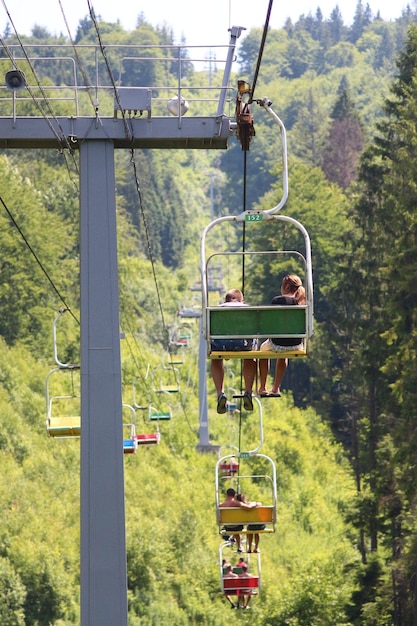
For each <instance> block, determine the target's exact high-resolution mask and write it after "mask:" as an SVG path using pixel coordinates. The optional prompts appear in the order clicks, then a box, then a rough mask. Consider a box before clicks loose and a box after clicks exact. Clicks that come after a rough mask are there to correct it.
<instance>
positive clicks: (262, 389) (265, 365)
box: [258, 359, 269, 395]
mask: <svg viewBox="0 0 417 626" xmlns="http://www.w3.org/2000/svg"><path fill="white" fill-rule="evenodd" d="M268 372H269V359H259V389H258V395H260V394H261V393H266V379H267V378H268Z"/></svg>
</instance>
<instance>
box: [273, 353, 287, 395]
mask: <svg viewBox="0 0 417 626" xmlns="http://www.w3.org/2000/svg"><path fill="white" fill-rule="evenodd" d="M287 365H288V359H277V364H276V366H275V378H274V384H273V385H272V389H271V393H279V392H280V390H281V383H282V379H283V378H284V374H285V370H286V369H287Z"/></svg>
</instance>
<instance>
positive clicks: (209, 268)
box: [200, 99, 313, 359]
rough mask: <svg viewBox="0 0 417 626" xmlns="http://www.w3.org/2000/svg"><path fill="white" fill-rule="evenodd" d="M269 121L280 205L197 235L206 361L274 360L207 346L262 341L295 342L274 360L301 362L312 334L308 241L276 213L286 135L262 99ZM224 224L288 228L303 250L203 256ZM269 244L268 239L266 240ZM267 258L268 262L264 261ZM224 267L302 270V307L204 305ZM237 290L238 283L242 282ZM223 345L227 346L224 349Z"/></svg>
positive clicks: (226, 219) (273, 355) (302, 230)
mask: <svg viewBox="0 0 417 626" xmlns="http://www.w3.org/2000/svg"><path fill="white" fill-rule="evenodd" d="M259 103H260V104H262V106H263V107H264V108H265V109H266V110H267V111H268V112H269V113H270V114H271V115H272V117H273V118H274V119H275V121H276V122H277V123H278V125H279V127H280V131H281V141H282V162H283V175H282V178H283V195H282V198H281V200H280V202H279V203H278V204H277V205H276V206H274V207H272V208H271V209H268V210H263V211H261V210H245V211H243V212H241V213H240V214H239V215H229V216H223V217H219V218H217V219H215V220H214V221H212V222H211V223H210V224H209V225H208V226H207V227H206V228H205V229H204V231H203V234H202V237H201V259H200V269H201V275H202V279H201V287H202V308H203V334H204V337H205V339H206V341H207V355H208V357H209V358H212V359H216V358H217V359H235V358H239V359H242V358H256V359H259V358H262V359H264V358H268V359H270V358H275V359H276V358H278V355H277V352H275V351H262V352H260V351H259V350H257V349H253V348H252V349H251V350H247V351H246V350H238V351H233V350H228V349H227V348H226V349H225V350H224V351H223V350H222V351H220V350H213V349H212V342H213V341H217V342H221V341H222V340H225V342H228V341H229V340H233V339H247V338H250V339H251V340H252V339H255V340H257V341H258V342H260V341H264V340H265V339H280V338H285V339H299V344H300V345H301V346H302V347H301V348H297V349H294V350H293V349H291V348H289V349H288V351H285V352H280V353H279V358H296V357H305V356H307V354H308V351H309V341H310V338H311V336H312V334H313V278H312V259H311V244H310V238H309V235H308V232H307V230H306V229H305V227H304V226H303V225H302V224H301V223H300V222H299V221H297V220H296V219H294V218H292V217H290V216H287V215H283V214H281V213H280V211H281V209H282V208H283V206H284V204H285V202H286V200H287V197H288V175H287V149H286V133H285V128H284V125H283V123H282V121H281V120H280V118H279V117H278V116H277V115H276V114H275V113H274V112H273V111H272V109H271V107H270V102H269V101H268V100H267V99H264V100H263V101H261V102H259ZM227 222H235V223H242V224H243V223H244V224H245V226H247V227H248V228H256V226H257V225H259V224H260V223H264V222H266V223H268V228H270V229H271V232H272V234H274V233H275V232H276V230H273V228H275V229H276V228H277V227H283V226H284V225H290V226H291V227H293V228H294V229H296V231H298V232H299V233H300V234H301V236H302V239H303V242H304V245H303V250H302V251H301V250H286V249H284V250H281V249H270V250H256V251H255V250H241V251H232V250H229V249H227V248H226V249H223V250H220V251H219V250H217V251H216V252H215V253H213V254H210V255H209V254H208V250H207V248H208V246H207V236H208V233H209V232H210V231H211V230H212V229H215V227H218V226H221V227H222V228H223V227H224V226H225V224H226V223H227ZM270 239H271V240H274V237H271V238H270ZM222 241H224V242H227V241H228V238H227V237H226V236H224V232H222V234H221V236H218V237H217V238H216V242H217V244H219V243H221V242H222ZM268 257H269V258H268ZM220 259H221V260H223V262H224V263H227V264H228V265H230V264H231V263H232V262H234V261H235V262H236V261H237V262H238V263H239V264H241V265H242V266H243V267H244V266H245V265H246V264H247V263H248V262H249V260H250V261H251V262H253V263H261V262H262V263H263V262H265V260H266V261H269V263H272V262H273V261H275V260H278V259H279V260H282V259H284V260H287V259H290V260H294V261H295V262H296V263H297V265H299V266H300V267H301V268H302V274H303V284H304V288H305V291H306V300H307V303H306V305H298V306H286V305H284V306H276V305H252V304H250V305H249V306H233V307H231V306H229V307H228V306H220V305H219V304H218V303H216V304H214V305H213V304H212V302H211V301H209V292H210V289H209V284H210V280H211V276H212V275H213V273H214V275H216V274H217V268H218V263H219V260H220ZM242 284H244V279H243V277H242ZM225 345H227V343H225Z"/></svg>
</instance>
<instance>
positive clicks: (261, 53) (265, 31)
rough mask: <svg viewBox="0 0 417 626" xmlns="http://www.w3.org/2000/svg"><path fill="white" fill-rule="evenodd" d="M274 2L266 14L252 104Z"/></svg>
mask: <svg viewBox="0 0 417 626" xmlns="http://www.w3.org/2000/svg"><path fill="white" fill-rule="evenodd" d="M273 2H274V0H269V5H268V10H267V12H266V19H265V25H264V30H263V33H262V39H261V45H260V46H259V52H258V60H257V62H256V68H255V74H254V77H253V81H252V89H251V98H250V102H253V94H254V93H255V87H256V83H257V81H258V75H259V70H260V67H261V61H262V56H263V52H264V47H265V41H266V36H267V34H268V28H269V20H270V18H271V11H272V4H273Z"/></svg>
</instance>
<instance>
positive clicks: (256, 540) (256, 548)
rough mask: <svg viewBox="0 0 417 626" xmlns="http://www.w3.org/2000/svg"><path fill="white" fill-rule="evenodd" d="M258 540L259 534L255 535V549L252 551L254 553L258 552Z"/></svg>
mask: <svg viewBox="0 0 417 626" xmlns="http://www.w3.org/2000/svg"><path fill="white" fill-rule="evenodd" d="M259 539H260V534H259V533H255V548H254V550H253V551H254V552H258V546H259Z"/></svg>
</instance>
